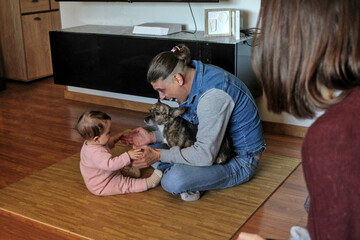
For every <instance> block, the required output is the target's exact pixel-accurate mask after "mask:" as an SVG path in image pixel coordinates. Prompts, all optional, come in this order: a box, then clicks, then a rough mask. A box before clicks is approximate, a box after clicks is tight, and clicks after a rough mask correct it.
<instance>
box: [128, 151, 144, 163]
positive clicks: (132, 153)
mask: <svg viewBox="0 0 360 240" xmlns="http://www.w3.org/2000/svg"><path fill="white" fill-rule="evenodd" d="M128 154H129V156H130V159H131V160H135V159H140V157H141V155H142V149H131V150H129V151H128Z"/></svg>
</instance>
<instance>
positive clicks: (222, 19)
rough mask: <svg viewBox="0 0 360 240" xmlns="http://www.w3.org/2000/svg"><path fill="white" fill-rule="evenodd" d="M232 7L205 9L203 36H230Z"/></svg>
mask: <svg viewBox="0 0 360 240" xmlns="http://www.w3.org/2000/svg"><path fill="white" fill-rule="evenodd" d="M231 14H232V9H205V37H217V36H231V30H232V26H231V21H232V16H231Z"/></svg>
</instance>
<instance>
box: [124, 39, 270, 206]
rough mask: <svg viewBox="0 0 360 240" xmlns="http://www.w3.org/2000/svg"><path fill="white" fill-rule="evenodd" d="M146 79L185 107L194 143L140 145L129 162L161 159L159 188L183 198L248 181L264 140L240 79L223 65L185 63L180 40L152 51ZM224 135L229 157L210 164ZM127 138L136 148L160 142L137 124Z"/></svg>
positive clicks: (185, 49) (145, 164)
mask: <svg viewBox="0 0 360 240" xmlns="http://www.w3.org/2000/svg"><path fill="white" fill-rule="evenodd" d="M147 79H148V81H149V82H150V84H151V85H152V86H153V88H154V89H155V90H156V91H158V93H159V97H160V98H161V99H176V101H177V102H178V103H179V104H180V106H181V107H186V108H187V109H188V110H187V112H186V113H185V114H184V115H183V116H182V117H183V118H184V119H186V120H187V121H189V122H191V123H193V124H197V125H198V132H197V135H196V142H195V143H194V145H193V146H191V147H188V148H184V149H179V147H172V148H170V149H156V148H153V147H150V146H146V147H142V148H143V149H144V155H143V158H142V159H141V160H137V161H134V162H133V165H134V166H136V167H140V168H144V167H148V166H150V165H152V164H154V163H156V162H158V161H161V162H160V163H159V164H158V166H157V168H159V169H161V170H163V172H164V175H163V178H162V181H161V185H162V187H163V188H164V189H165V190H166V191H168V192H170V193H172V194H180V195H181V197H182V199H183V200H185V201H193V200H197V199H199V197H200V192H201V191H206V190H210V189H221V188H227V187H232V186H236V185H239V184H242V183H244V182H247V181H249V180H250V179H251V177H252V176H253V175H254V173H255V170H256V168H257V166H258V161H259V159H260V156H261V153H262V152H263V151H264V150H265V142H264V137H263V132H262V127H261V123H260V117H259V114H258V111H257V107H256V104H255V102H254V99H253V97H252V96H251V93H250V91H249V90H248V88H247V87H246V86H245V84H244V83H243V82H241V81H240V80H239V79H238V78H236V77H235V76H234V75H232V74H230V73H228V72H226V71H224V70H223V69H220V68H218V67H215V66H212V65H207V64H203V63H202V62H200V61H191V59H190V50H189V48H188V47H187V46H185V45H183V44H181V45H178V46H176V47H174V48H173V49H172V50H171V51H165V52H162V53H160V54H158V55H157V56H156V57H155V58H154V59H153V60H152V62H151V64H150V67H149V70H148V74H147ZM225 133H227V134H229V136H230V137H231V140H232V142H233V145H234V151H235V156H234V157H233V158H231V159H229V160H228V161H227V163H225V164H221V165H219V164H215V165H214V164H213V163H214V159H215V158H216V156H217V153H218V151H219V149H220V145H221V142H222V139H223V137H224V135H225ZM128 141H130V142H131V144H133V145H135V146H137V147H140V146H143V145H146V144H150V143H155V142H161V141H162V136H161V135H160V134H159V133H158V132H148V131H146V130H144V129H143V128H138V129H135V130H133V131H132V135H131V136H130V139H128Z"/></svg>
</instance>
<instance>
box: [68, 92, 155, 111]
mask: <svg viewBox="0 0 360 240" xmlns="http://www.w3.org/2000/svg"><path fill="white" fill-rule="evenodd" d="M64 98H65V99H70V100H75V101H80V102H87V103H94V104H98V105H104V106H110V107H117V108H122V109H127V110H132V111H138V112H147V113H148V112H149V109H150V107H151V106H152V104H148V103H141V102H133V101H128V100H122V99H116V98H109V97H103V96H95V95H91V94H86V93H79V92H72V91H68V90H65V91H64Z"/></svg>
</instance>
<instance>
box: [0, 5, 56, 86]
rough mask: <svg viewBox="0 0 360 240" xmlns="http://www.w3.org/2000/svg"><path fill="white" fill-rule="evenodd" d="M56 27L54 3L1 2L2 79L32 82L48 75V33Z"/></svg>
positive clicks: (0, 43) (49, 58)
mask: <svg viewBox="0 0 360 240" xmlns="http://www.w3.org/2000/svg"><path fill="white" fill-rule="evenodd" d="M59 28H60V14H59V4H58V3H57V2H55V0H0V49H1V51H0V53H1V55H0V59H1V61H0V62H2V63H3V72H2V77H5V78H8V79H14V80H20V81H31V80H35V79H39V78H42V77H47V76H51V75H52V74H53V70H52V63H51V52H50V42H49V31H51V30H55V29H59ZM0 77H1V76H0Z"/></svg>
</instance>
